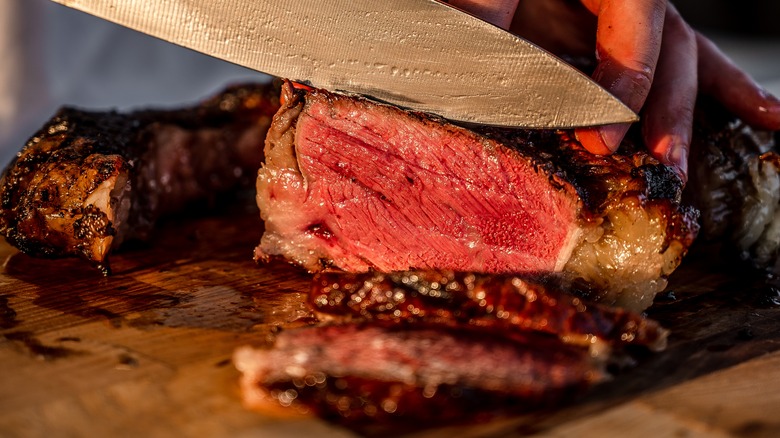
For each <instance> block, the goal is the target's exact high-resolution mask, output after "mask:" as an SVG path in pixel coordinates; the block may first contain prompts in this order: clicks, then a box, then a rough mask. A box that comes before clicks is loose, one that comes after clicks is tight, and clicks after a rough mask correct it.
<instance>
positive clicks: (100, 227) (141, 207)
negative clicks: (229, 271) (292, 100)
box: [0, 85, 278, 269]
mask: <svg viewBox="0 0 780 438" xmlns="http://www.w3.org/2000/svg"><path fill="white" fill-rule="evenodd" d="M277 89H278V88H277V87H275V86H271V85H251V86H237V87H232V88H229V89H227V90H225V91H224V92H223V93H220V94H219V95H217V96H215V97H213V98H211V99H209V100H207V101H205V102H203V103H202V104H200V105H198V106H195V107H193V108H189V109H185V110H173V111H140V112H135V113H130V114H119V113H116V112H90V111H82V110H78V109H74V108H63V109H61V110H60V111H59V112H58V113H57V114H56V115H55V116H54V118H53V119H52V120H51V121H49V122H48V123H47V124H46V125H45V126H44V127H43V128H41V130H39V131H38V132H37V133H36V134H35V135H34V136H33V137H32V138H31V139H30V140H29V141H28V142H27V144H26V145H25V146H24V148H23V149H22V150H21V151H20V152H19V153H18V154H17V157H16V159H15V160H14V161H12V162H11V163H10V164H9V166H8V167H7V168H6V170H5V172H4V174H3V177H2V179H1V180H0V234H2V235H4V236H5V237H6V239H7V240H8V242H9V243H11V244H12V245H14V246H16V247H17V248H19V249H20V250H22V251H23V252H25V253H27V254H30V255H33V256H39V257H68V256H75V257H79V258H82V259H85V260H88V261H90V262H92V263H93V264H96V265H98V266H102V267H103V269H107V260H106V257H107V255H108V249H109V248H108V247H106V245H104V244H100V243H99V241H100V240H101V239H107V238H113V237H114V236H115V235H116V234H117V231H118V230H117V229H116V228H115V227H114V224H113V223H112V221H111V220H110V219H109V217H108V216H107V215H106V214H105V212H103V211H101V210H100V209H99V208H96V207H95V206H94V205H92V204H88V203H85V202H86V201H87V199H88V198H89V196H90V194H92V193H93V192H94V191H95V189H96V188H97V187H98V186H100V184H101V183H103V182H105V181H107V180H109V179H110V178H117V177H118V176H119V175H120V174H126V176H127V177H128V178H129V184H130V185H131V186H132V187H133V188H138V187H139V186H143V185H144V184H146V181H145V180H144V177H143V176H142V173H143V172H142V170H141V169H143V168H144V167H145V166H147V162H148V161H149V160H150V156H149V150H150V148H152V146H153V145H152V144H151V143H153V139H154V137H155V133H156V132H158V131H159V130H160V129H162V128H164V127H166V126H175V127H176V128H177V129H180V130H184V131H193V132H194V131H198V130H204V129H218V130H221V131H224V132H225V134H224V135H222V136H221V137H220V138H217V141H222V142H227V143H229V142H231V141H232V142H235V141H238V139H237V138H236V136H237V133H240V132H242V131H243V130H245V129H247V127H251V126H252V125H255V124H257V123H259V121H260V119H261V118H265V119H266V120H267V119H269V118H270V117H271V116H272V115H273V113H274V112H275V111H276V109H277V108H278V105H277V97H276V96H277V92H276V90H277ZM223 128H224V129H223ZM195 146H200V147H203V145H193V147H195ZM228 152H229V153H231V152H230V151H229V148H228ZM232 153H234V154H235V155H236V156H235V157H233V158H230V159H228V160H225V161H226V162H229V163H230V166H229V167H228V168H226V169H223V170H221V171H222V172H226V173H229V174H232V173H233V172H234V168H235V165H236V164H235V163H237V162H238V163H242V162H246V163H245V164H244V166H246V167H248V169H250V172H251V173H252V174H253V173H254V171H256V169H257V167H258V166H259V163H260V161H261V160H262V154H261V152H260V150H259V147H258V150H257V151H253V152H252V153H251V155H252V160H247V159H245V158H246V157H244V156H241V154H242V153H243V151H234V152H232ZM245 155H246V154H245ZM206 164H208V163H206ZM209 176H210V175H206V178H204V180H206V181H208V177H209ZM247 181H249V180H247ZM198 183H199V184H201V183H200V182H198ZM132 196H133V200H132V204H133V211H132V212H131V216H130V221H132V224H133V227H132V228H133V229H134V232H135V233H136V234H139V235H143V233H145V232H148V230H149V228H150V226H151V224H152V223H153V222H154V220H155V219H156V218H157V216H158V215H159V214H160V213H161V210H164V205H163V206H160V203H159V202H152V201H151V200H152V199H153V198H154V197H155V196H157V194H156V193H155V189H154V188H145V189H141V190H133V194H132ZM171 201H173V203H176V202H177V201H178V200H175V199H174V200H171Z"/></svg>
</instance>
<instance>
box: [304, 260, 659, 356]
mask: <svg viewBox="0 0 780 438" xmlns="http://www.w3.org/2000/svg"><path fill="white" fill-rule="evenodd" d="M308 301H309V305H310V306H311V307H312V308H313V309H314V311H315V312H316V313H317V314H318V315H319V317H320V319H325V320H338V321H341V322H345V321H351V320H357V321H360V320H365V321H373V322H381V323H386V324H393V325H395V324H399V325H412V324H425V325H431V326H444V327H470V328H474V329H480V330H484V331H486V332H488V333H504V334H505V335H510V334H515V333H530V332H538V333H546V334H549V335H553V336H557V337H558V338H560V340H561V341H562V342H565V343H569V344H576V345H583V346H593V347H594V348H603V346H598V345H597V344H598V343H606V344H607V345H610V346H614V347H622V346H625V345H642V346H646V347H648V348H650V349H651V350H655V351H660V350H663V349H664V348H665V347H666V338H667V336H668V331H667V330H665V329H664V328H663V327H661V326H660V325H659V324H658V323H657V322H655V321H653V320H650V319H647V318H645V317H643V316H642V315H639V314H637V313H634V312H630V311H626V310H623V309H619V308H612V307H608V306H604V305H599V304H593V303H589V302H587V301H585V300H583V299H581V298H578V297H575V296H574V295H571V294H568V293H566V292H563V291H561V290H560V289H558V288H556V287H554V286H552V285H545V284H542V283H540V282H536V281H531V280H529V279H526V278H522V277H519V276H516V275H496V274H492V275H480V274H472V273H463V272H447V271H444V272H439V271H407V272H395V273H389V274H384V273H379V272H369V273H365V274H345V273H335V272H323V273H320V274H317V275H315V276H314V280H313V282H312V290H311V293H310V295H309V300H308Z"/></svg>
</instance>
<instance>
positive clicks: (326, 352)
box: [233, 324, 606, 429]
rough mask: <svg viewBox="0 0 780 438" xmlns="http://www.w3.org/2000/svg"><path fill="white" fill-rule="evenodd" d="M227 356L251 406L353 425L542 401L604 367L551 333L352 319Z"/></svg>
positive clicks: (577, 386)
mask: <svg viewBox="0 0 780 438" xmlns="http://www.w3.org/2000/svg"><path fill="white" fill-rule="evenodd" d="M233 359H234V363H235V365H236V367H237V368H238V369H239V370H240V371H241V372H242V373H243V376H242V378H241V387H242V393H243V397H244V402H245V404H246V405H247V406H248V407H252V408H255V409H259V410H265V411H271V412H273V411H279V410H280V408H281V407H287V408H293V411H297V412H299V413H303V414H306V413H313V414H317V415H319V416H322V417H324V418H326V419H329V420H331V421H336V422H341V423H346V424H347V425H349V426H352V427H355V428H358V429H360V428H364V427H366V426H372V425H373V426H377V425H382V424H385V425H387V424H393V423H395V424H404V423H406V424H407V425H409V426H413V427H415V428H418V429H419V428H420V427H422V426H421V425H426V426H428V427H431V426H434V425H436V424H437V423H438V424H440V423H441V422H464V421H468V420H473V419H474V418H475V417H477V418H479V416H480V415H486V414H488V415H489V414H495V412H492V410H496V409H502V410H507V409H509V410H511V411H513V412H517V411H523V410H533V409H539V408H541V407H545V406H550V405H551V404H552V403H556V402H560V401H562V400H565V399H567V398H571V397H573V396H575V395H577V394H580V393H581V392H582V391H583V390H584V389H586V388H588V387H590V386H591V385H592V384H594V383H596V382H598V381H601V380H602V379H603V378H604V377H605V376H606V375H605V374H604V372H603V370H602V365H603V359H604V358H603V357H593V356H592V355H591V354H590V352H589V350H588V349H587V348H583V347H576V346H572V345H567V344H564V343H562V342H560V341H559V340H558V339H557V338H555V337H545V336H538V335H533V334H526V335H525V336H521V337H516V338H514V339H512V340H509V339H506V338H503V337H502V336H501V335H500V334H495V335H494V336H490V337H485V336H479V335H475V333H473V332H470V331H449V330H431V329H420V328H408V327H401V328H387V327H378V326H359V325H356V324H347V325H335V326H323V327H312V328H304V329H295V330H289V331H282V332H281V333H280V334H279V335H278V336H277V339H276V343H275V345H274V346H273V348H271V349H253V348H251V347H242V348H240V349H238V350H237V351H236V353H235V354H234V358H233Z"/></svg>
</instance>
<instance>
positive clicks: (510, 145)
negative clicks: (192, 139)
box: [255, 83, 698, 309]
mask: <svg viewBox="0 0 780 438" xmlns="http://www.w3.org/2000/svg"><path fill="white" fill-rule="evenodd" d="M282 101H283V102H282V107H281V108H280V110H279V112H278V113H277V114H276V116H275V118H274V121H273V122H272V124H271V128H270V129H269V133H268V136H267V141H266V147H265V156H266V161H265V163H264V165H263V167H262V168H261V169H260V172H259V175H258V184H257V188H258V195H257V196H258V206H259V207H260V211H261V217H262V218H263V220H264V221H265V234H264V235H263V238H262V240H261V243H260V245H259V246H258V248H257V249H256V252H255V255H256V259H258V260H265V259H267V258H268V257H272V256H277V255H280V256H283V257H285V258H287V259H288V260H291V261H293V262H294V263H297V264H300V265H302V266H304V267H305V268H307V269H309V270H311V271H318V270H321V269H323V268H326V267H329V266H333V267H336V268H339V269H341V270H345V271H354V272H362V271H366V270H369V269H376V270H378V271H404V270H410V269H420V270H425V269H443V270H455V271H476V272H488V273H514V272H532V273H533V272H536V273H538V272H558V273H561V274H562V275H563V276H564V277H566V278H567V279H568V280H569V281H570V282H571V283H572V284H574V285H586V287H581V286H578V288H579V289H580V291H581V292H582V293H584V294H586V295H587V296H589V297H591V298H594V299H597V300H600V301H604V302H608V303H617V304H620V305H624V306H627V307H629V308H632V309H642V308H645V307H647V306H649V305H650V304H651V303H652V298H653V296H654V294H655V293H656V292H658V291H660V290H662V289H663V288H664V287H665V284H666V283H665V280H664V278H665V277H666V276H668V275H669V274H670V273H671V272H672V271H673V270H674V269H675V268H676V267H677V265H679V263H680V261H681V258H682V256H683V255H684V254H685V252H686V251H687V248H688V247H689V246H690V244H691V243H692V241H693V239H694V237H695V236H696V233H697V231H698V225H697V223H696V217H697V212H696V210H695V209H693V208H690V207H683V206H681V205H680V193H681V190H682V182H681V180H680V178H679V177H677V176H676V174H675V173H674V172H673V171H671V170H670V169H668V168H666V167H665V166H663V165H662V164H660V163H659V162H658V161H657V160H655V159H654V158H652V157H650V156H649V155H648V154H647V152H645V151H644V149H643V148H641V147H638V146H636V145H634V144H633V143H631V142H630V141H629V142H627V143H626V144H625V145H624V147H623V149H622V151H623V152H622V153H621V154H615V155H613V156H608V157H601V156H595V155H593V154H590V153H589V152H587V151H586V150H585V149H584V148H582V147H581V146H580V145H579V144H578V143H577V142H576V141H575V140H573V139H572V138H571V136H570V133H568V132H564V131H527V130H504V129H483V130H480V132H476V131H474V130H470V129H466V128H464V127H461V126H456V125H453V124H450V123H448V122H446V121H444V120H441V119H439V118H436V117H432V116H429V115H426V114H421V113H415V112H409V111H404V110H401V109H398V108H395V107H391V106H387V105H383V104H379V103H375V102H371V101H368V100H366V99H363V98H359V97H354V96H345V95H340V94H335V93H330V92H328V91H325V90H317V89H301V88H298V89H296V88H295V87H294V86H293V85H292V84H291V83H286V84H285V85H284V86H283V90H282ZM412 236H413V237H412Z"/></svg>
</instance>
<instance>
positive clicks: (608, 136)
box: [598, 124, 629, 152]
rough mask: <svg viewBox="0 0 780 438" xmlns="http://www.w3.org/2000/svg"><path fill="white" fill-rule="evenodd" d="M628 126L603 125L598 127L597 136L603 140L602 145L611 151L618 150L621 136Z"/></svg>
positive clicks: (624, 133)
mask: <svg viewBox="0 0 780 438" xmlns="http://www.w3.org/2000/svg"><path fill="white" fill-rule="evenodd" d="M628 126H629V125H625V124H618V125H605V126H601V127H599V128H598V133H599V137H601V141H603V142H604V146H606V147H607V149H609V150H610V151H612V152H615V151H616V150H618V147H620V142H621V141H623V137H625V136H626V132H628Z"/></svg>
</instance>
